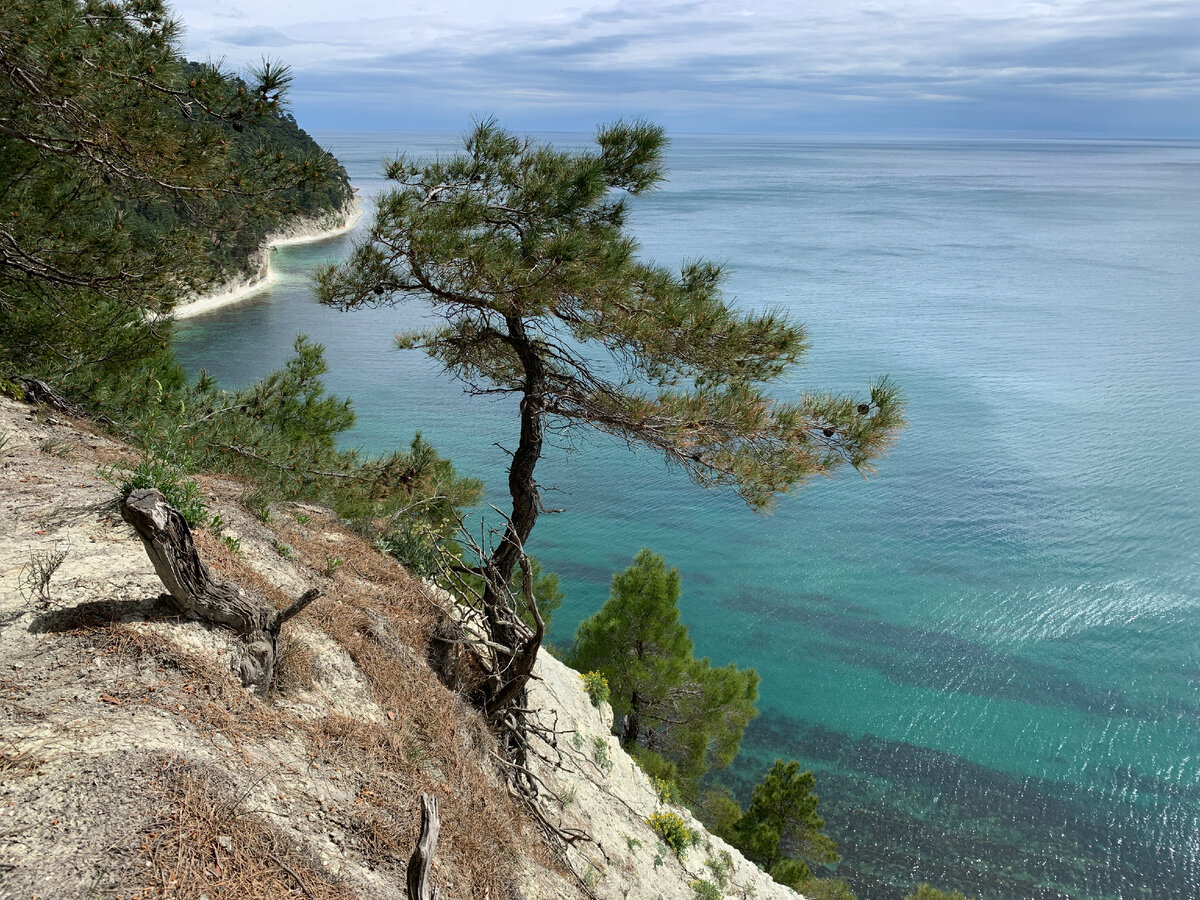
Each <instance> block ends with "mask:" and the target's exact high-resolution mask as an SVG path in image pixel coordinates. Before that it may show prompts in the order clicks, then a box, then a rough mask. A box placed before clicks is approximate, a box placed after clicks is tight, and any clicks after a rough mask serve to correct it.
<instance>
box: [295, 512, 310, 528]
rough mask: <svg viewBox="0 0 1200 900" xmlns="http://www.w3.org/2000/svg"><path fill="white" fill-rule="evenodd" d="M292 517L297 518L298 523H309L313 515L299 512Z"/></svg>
mask: <svg viewBox="0 0 1200 900" xmlns="http://www.w3.org/2000/svg"><path fill="white" fill-rule="evenodd" d="M292 518H293V519H295V520H296V524H297V525H307V524H308V523H309V521H310V520H311V518H312V517H311V516H309V515H308V514H307V513H302V512H298V513H296V514H295V515H294V516H292Z"/></svg>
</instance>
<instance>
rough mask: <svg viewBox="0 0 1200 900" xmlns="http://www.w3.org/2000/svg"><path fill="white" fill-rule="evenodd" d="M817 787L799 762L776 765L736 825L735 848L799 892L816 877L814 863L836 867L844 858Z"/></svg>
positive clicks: (734, 833)
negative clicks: (822, 810)
mask: <svg viewBox="0 0 1200 900" xmlns="http://www.w3.org/2000/svg"><path fill="white" fill-rule="evenodd" d="M815 785H816V782H815V780H814V778H813V774H812V772H810V771H805V772H801V771H800V764H799V763H798V762H796V761H795V760H792V761H791V762H787V763H785V762H784V761H783V760H776V761H775V764H774V765H773V766H772V767H771V769H770V771H768V772H767V774H766V775H764V776H763V780H762V781H761V782H759V783H758V784H757V785H756V786H755V788H754V792H753V793H752V794H751V796H750V805H749V806H748V807H747V808H746V811H745V813H744V814H743V815H742V817H741V818H740V819H739V820H738V822H737V824H736V825H734V826H733V829H732V833H731V838H732V842H733V844H734V846H736V847H737V848H738V849H739V850H741V851H742V852H743V853H744V854H745V855H746V857H747V858H748V859H750V860H752V861H754V862H756V863H758V864H759V865H760V866H762V867H763V868H764V869H765V870H766V871H767V872H768V873H769V874H770V875H771V877H772V878H774V879H775V880H776V881H778V882H780V883H781V884H787V885H790V886H792V887H795V886H797V885H798V884H799V883H801V882H802V881H805V880H806V879H808V878H809V877H811V873H810V871H809V868H808V864H809V863H813V864H818V865H832V864H833V863H836V862H837V861H838V859H839V857H838V855H837V850H836V848H835V846H834V843H833V841H832V840H831V839H830V838H829V836H828V835H826V834H825V833H824V831H823V829H824V827H825V821H824V820H823V819H822V818H821V817H820V816H818V815H817V802H818V798H817V795H816V794H815V793H814V790H813V789H814V787H815Z"/></svg>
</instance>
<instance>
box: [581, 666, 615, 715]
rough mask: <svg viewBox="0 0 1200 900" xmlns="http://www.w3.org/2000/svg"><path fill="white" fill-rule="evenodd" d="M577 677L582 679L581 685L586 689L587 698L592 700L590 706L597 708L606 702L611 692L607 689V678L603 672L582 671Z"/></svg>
mask: <svg viewBox="0 0 1200 900" xmlns="http://www.w3.org/2000/svg"><path fill="white" fill-rule="evenodd" d="M579 677H580V678H582V679H583V687H584V690H586V691H587V695H588V699H590V700H591V701H592V706H594V707H596V709H599V708H600V707H601V706H602V705H604V704H605V703H607V702H608V698H609V697H610V696H611V693H610V692H609V689H608V679H607V678H605V677H604V675H603V674H601V673H600V672H584V673H583V674H582V675H580V676H579Z"/></svg>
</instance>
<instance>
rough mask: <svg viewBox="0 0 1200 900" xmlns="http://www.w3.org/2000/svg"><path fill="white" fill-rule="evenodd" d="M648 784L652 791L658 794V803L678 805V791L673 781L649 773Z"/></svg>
mask: <svg viewBox="0 0 1200 900" xmlns="http://www.w3.org/2000/svg"><path fill="white" fill-rule="evenodd" d="M650 784H651V786H652V787H653V788H654V793H655V794H657V795H658V802H659V803H663V804H666V805H667V806H678V805H679V793H678V789H677V788H676V787H675V782H673V781H668V780H667V779H665V778H658V777H657V776H654V775H651V776H650Z"/></svg>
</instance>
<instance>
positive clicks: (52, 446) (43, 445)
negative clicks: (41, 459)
mask: <svg viewBox="0 0 1200 900" xmlns="http://www.w3.org/2000/svg"><path fill="white" fill-rule="evenodd" d="M38 449H39V450H41V451H42V452H43V453H47V454H49V455H50V456H57V457H59V458H60V459H67V458H69V457H70V456H71V452H72V451H71V445H70V444H68V443H67V442H66V441H63V440H59V439H58V438H56V437H48V438H44V439H42V440H41V441H39V442H38Z"/></svg>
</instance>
